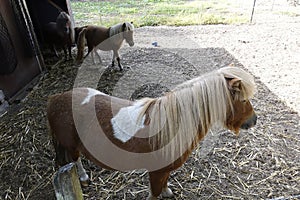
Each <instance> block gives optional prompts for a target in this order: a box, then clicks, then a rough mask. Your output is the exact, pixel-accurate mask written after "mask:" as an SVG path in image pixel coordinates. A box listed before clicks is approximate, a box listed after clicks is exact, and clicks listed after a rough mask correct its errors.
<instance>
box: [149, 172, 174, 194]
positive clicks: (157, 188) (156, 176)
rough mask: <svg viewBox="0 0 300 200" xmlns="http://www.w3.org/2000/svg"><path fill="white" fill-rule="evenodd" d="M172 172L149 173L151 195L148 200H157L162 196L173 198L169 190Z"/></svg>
mask: <svg viewBox="0 0 300 200" xmlns="http://www.w3.org/2000/svg"><path fill="white" fill-rule="evenodd" d="M169 176H170V172H149V179H150V193H149V196H148V200H156V199H157V197H158V196H159V195H160V194H162V196H163V197H172V196H173V193H172V191H171V189H170V188H168V178H169Z"/></svg>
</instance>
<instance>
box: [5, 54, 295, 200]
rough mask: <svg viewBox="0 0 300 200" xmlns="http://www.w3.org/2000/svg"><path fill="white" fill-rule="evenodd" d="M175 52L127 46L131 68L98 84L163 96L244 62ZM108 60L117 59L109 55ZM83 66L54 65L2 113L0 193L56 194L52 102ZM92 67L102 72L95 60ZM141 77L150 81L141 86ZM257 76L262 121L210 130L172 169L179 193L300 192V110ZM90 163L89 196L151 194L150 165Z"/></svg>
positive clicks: (264, 195)
mask: <svg viewBox="0 0 300 200" xmlns="http://www.w3.org/2000/svg"><path fill="white" fill-rule="evenodd" d="M176 51H177V52H176V53H175V52H174V51H171V50H159V49H141V48H137V49H131V50H126V49H125V50H124V52H123V53H122V55H123V56H122V57H123V58H124V61H123V64H124V66H125V67H126V66H130V67H131V69H125V71H124V72H119V71H117V70H118V68H117V67H116V68H115V69H110V68H108V69H106V70H105V71H104V72H101V77H99V82H98V86H97V87H98V89H99V90H101V91H103V92H106V93H108V94H113V95H115V96H125V97H128V98H132V99H136V98H140V97H143V96H159V95H161V94H162V93H163V92H165V91H167V90H168V89H170V87H171V86H172V85H174V84H177V83H178V82H181V81H183V80H186V79H189V78H192V77H195V76H198V75H200V74H201V73H204V72H207V71H210V70H214V69H217V68H219V67H222V66H224V65H228V64H231V63H234V64H235V65H238V66H241V64H240V63H239V62H238V61H237V60H235V59H234V58H233V57H232V56H230V55H229V54H228V53H227V52H226V51H225V50H224V49H213V48H208V49H197V50H193V52H192V53H195V54H197V55H202V58H203V57H206V55H208V54H210V55H211V54H212V53H214V55H215V56H214V57H210V58H209V59H207V60H205V59H204V60H203V59H202V60H200V61H199V65H198V66H194V65H191V64H190V63H189V62H188V61H187V60H185V59H183V58H182V57H181V56H180V55H181V54H180V51H181V50H176ZM182 51H186V50H182ZM200 57H201V56H200ZM103 61H104V62H105V63H110V56H108V57H104V58H103ZM77 70H78V68H76V67H74V66H73V62H71V61H70V62H61V63H58V64H57V65H56V66H52V67H51V68H49V70H48V72H47V73H45V74H44V75H43V76H41V78H40V81H39V83H38V85H36V86H35V87H34V88H32V91H30V93H29V94H28V96H27V97H26V98H25V99H24V100H23V101H22V102H20V103H18V104H16V105H13V106H11V111H10V112H8V113H6V114H5V115H3V116H2V117H1V121H0V129H1V133H0V174H1V185H0V198H2V199H36V200H38V199H54V198H55V197H54V192H53V187H52V184H51V181H52V176H53V174H54V173H55V169H54V162H53V158H54V150H53V147H52V143H51V139H50V137H49V135H48V132H47V125H46V118H45V105H46V101H47V97H48V96H49V95H51V94H54V93H57V92H62V91H66V90H69V89H71V88H72V87H73V84H74V79H75V77H76V75H77ZM87 70H92V71H93V72H95V73H94V74H99V71H97V70H98V69H97V68H95V67H91V68H87ZM176 77H180V78H176ZM138 80H142V82H144V83H145V84H144V85H138V86H136V85H135V84H134V83H135V82H137V81H138ZM256 81H257V83H258V92H257V94H256V96H255V98H254V99H253V101H252V103H253V105H254V107H255V109H256V112H257V115H258V117H259V118H258V124H257V125H256V127H255V128H253V129H251V130H248V131H242V132H241V134H240V136H239V137H236V136H234V135H233V134H232V133H229V132H227V131H224V130H223V131H211V132H210V133H209V135H208V136H207V138H206V139H205V140H204V141H203V142H202V143H201V144H200V145H199V148H198V149H196V150H195V151H194V152H193V154H192V155H191V157H190V159H189V160H188V161H187V162H186V163H185V165H184V166H183V167H181V168H180V169H179V170H177V171H175V172H173V173H172V174H171V177H170V187H171V188H172V189H173V192H174V193H175V197H176V199H226V198H227V199H272V198H276V197H282V199H283V197H289V196H295V195H299V194H300V162H299V161H300V131H299V130H300V125H299V120H300V117H299V115H297V113H295V112H293V111H292V110H290V109H289V108H288V107H286V105H285V104H284V103H283V102H281V101H280V100H279V99H278V97H276V96H275V95H274V94H272V93H271V92H270V91H269V90H268V88H267V87H265V86H264V85H263V84H262V83H261V82H260V81H259V80H256ZM118 82H119V83H120V82H122V84H123V92H124V93H122V91H121V90H119V89H118V87H121V86H119V85H118ZM165 85H167V86H165ZM132 88H135V90H134V92H133V93H131V94H130V96H128V95H129V94H127V93H126V90H129V91H131V90H132ZM83 163H84V166H85V167H86V169H87V171H88V173H89V175H90V177H91V179H92V183H91V185H90V186H89V187H86V188H84V189H83V191H84V196H85V198H86V199H143V198H145V197H146V196H147V195H148V194H147V191H148V176H147V173H146V172H144V171H141V170H136V171H132V172H126V173H121V172H114V171H107V170H104V169H100V168H98V167H96V166H95V165H94V164H93V163H91V162H89V161H87V160H85V159H84V160H83ZM295 199H296V197H295Z"/></svg>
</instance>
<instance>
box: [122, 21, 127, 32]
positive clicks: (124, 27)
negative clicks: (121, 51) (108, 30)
mask: <svg viewBox="0 0 300 200" xmlns="http://www.w3.org/2000/svg"><path fill="white" fill-rule="evenodd" d="M125 29H126V22H124V24H123V25H122V31H125Z"/></svg>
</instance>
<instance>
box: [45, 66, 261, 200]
mask: <svg viewBox="0 0 300 200" xmlns="http://www.w3.org/2000/svg"><path fill="white" fill-rule="evenodd" d="M254 91H255V83H254V80H253V77H252V76H251V75H250V74H249V73H247V72H245V71H244V70H242V69H240V68H237V67H225V68H221V69H219V70H218V71H215V72H211V73H209V74H206V75H204V76H201V77H198V78H195V79H192V80H190V81H187V82H185V83H183V84H181V85H179V86H177V87H176V88H175V89H174V90H172V91H171V92H169V93H168V94H166V95H165V96H162V97H159V98H144V99H141V100H138V101H136V102H132V101H129V100H124V99H119V98H116V97H112V96H108V95H106V94H104V93H101V92H99V91H97V90H94V89H91V88H76V89H73V90H71V91H68V92H65V93H62V94H57V95H54V96H51V97H50V98H49V101H48V108H47V117H48V122H49V127H50V131H51V133H52V137H53V141H54V147H55V150H56V161H57V164H58V165H65V164H67V163H68V162H76V163H77V166H78V173H79V176H80V180H81V181H83V182H84V181H87V180H88V179H89V178H88V175H87V174H86V172H85V170H84V168H83V166H82V163H81V161H80V154H83V155H84V156H85V157H86V158H88V159H90V160H91V161H93V162H94V163H95V164H97V165H98V166H100V167H103V168H106V169H115V170H121V171H124V170H133V169H140V168H144V169H147V170H148V172H149V178H150V192H149V197H148V199H152V200H154V199H157V197H158V196H159V195H160V194H162V196H163V197H171V196H173V193H172V191H171V189H170V188H168V184H167V182H168V178H169V175H170V172H171V171H173V170H175V169H177V168H178V167H180V166H181V165H182V164H183V163H184V162H185V161H186V160H187V159H188V157H189V155H190V153H191V152H192V150H193V149H194V148H195V147H196V145H197V144H198V143H199V141H200V140H202V139H203V138H204V136H205V135H206V133H207V132H208V130H209V129H210V128H211V126H213V125H215V124H219V125H221V126H223V127H225V128H228V129H230V130H232V131H233V132H235V133H236V134H238V133H239V129H240V128H242V129H248V128H250V127H252V126H254V125H255V124H256V119H257V117H256V114H255V113H254V111H253V107H252V105H251V103H250V101H249V98H250V97H252V96H253V94H254Z"/></svg>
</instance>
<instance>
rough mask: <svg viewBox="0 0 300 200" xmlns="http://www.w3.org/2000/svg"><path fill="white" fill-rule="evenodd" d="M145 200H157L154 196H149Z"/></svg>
mask: <svg viewBox="0 0 300 200" xmlns="http://www.w3.org/2000/svg"><path fill="white" fill-rule="evenodd" d="M147 200H157V198H156V197H154V196H152V195H149V196H148V197H147Z"/></svg>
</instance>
